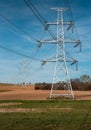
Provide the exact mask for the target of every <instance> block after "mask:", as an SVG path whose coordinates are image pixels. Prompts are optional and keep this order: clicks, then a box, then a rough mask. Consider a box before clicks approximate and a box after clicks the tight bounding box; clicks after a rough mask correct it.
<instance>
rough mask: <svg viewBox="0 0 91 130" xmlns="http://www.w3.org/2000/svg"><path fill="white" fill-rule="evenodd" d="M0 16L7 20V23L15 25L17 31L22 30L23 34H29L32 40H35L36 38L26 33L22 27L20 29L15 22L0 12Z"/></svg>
mask: <svg viewBox="0 0 91 130" xmlns="http://www.w3.org/2000/svg"><path fill="white" fill-rule="evenodd" d="M0 17H2V18H3V19H4V20H5V21H7V22H8V23H10V24H11V25H13V26H14V27H16V28H17V29H18V30H19V31H21V32H23V33H24V34H25V35H27V36H29V37H30V38H31V39H32V40H33V41H37V39H35V38H34V37H33V36H32V35H30V34H29V33H27V32H26V31H24V30H23V29H21V28H20V27H19V26H18V25H17V24H15V23H14V22H12V21H11V20H10V19H9V18H7V17H6V16H4V15H2V14H0Z"/></svg>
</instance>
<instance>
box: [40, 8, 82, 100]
mask: <svg viewBox="0 0 91 130" xmlns="http://www.w3.org/2000/svg"><path fill="white" fill-rule="evenodd" d="M51 9H52V10H54V11H56V12H57V21H56V22H47V23H46V24H47V27H49V26H56V36H55V37H53V38H49V39H47V40H40V41H38V43H39V47H40V46H41V45H42V44H44V43H45V44H56V55H55V57H54V58H51V59H47V60H43V61H42V65H44V64H45V63H46V62H55V63H56V64H55V69H54V75H53V81H52V87H51V92H50V98H52V97H56V96H66V97H70V98H73V99H74V94H73V91H72V86H71V81H70V77H69V72H68V67H67V63H68V62H69V63H70V64H71V65H73V64H77V60H76V59H74V58H72V57H70V56H69V55H68V54H67V53H66V49H67V48H66V45H67V44H69V46H70V44H74V47H77V46H78V45H80V44H81V42H80V40H79V39H78V40H76V39H75V37H73V38H66V36H65V27H66V31H69V30H70V29H71V28H72V29H73V26H74V23H73V21H72V20H70V21H65V20H64V14H65V12H66V11H69V10H68V8H51ZM74 39H75V40H74ZM60 86H61V87H62V88H63V89H64V90H65V91H64V93H63V91H62V93H61V91H60V92H59V91H56V89H58V88H59V87H60Z"/></svg>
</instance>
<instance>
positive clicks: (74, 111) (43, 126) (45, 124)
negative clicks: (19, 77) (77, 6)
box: [0, 100, 91, 130]
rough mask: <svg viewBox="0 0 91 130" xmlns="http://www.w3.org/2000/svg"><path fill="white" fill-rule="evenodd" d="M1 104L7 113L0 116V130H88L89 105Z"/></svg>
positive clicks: (90, 120) (56, 102)
mask: <svg viewBox="0 0 91 130" xmlns="http://www.w3.org/2000/svg"><path fill="white" fill-rule="evenodd" d="M0 104H1V106H0V109H6V110H7V111H6V112H4V113H2V112H0V129H1V130H6V129H7V130H71V129H72V130H91V101H70V100H47V101H21V100H16V101H0ZM3 104H4V105H3ZM5 104H7V105H5ZM10 104H12V105H10ZM8 109H9V110H10V109H11V110H12V109H14V110H17V109H21V110H22V109H26V111H22V112H20V111H14V112H10V111H9V112H8ZM27 109H28V111H27Z"/></svg>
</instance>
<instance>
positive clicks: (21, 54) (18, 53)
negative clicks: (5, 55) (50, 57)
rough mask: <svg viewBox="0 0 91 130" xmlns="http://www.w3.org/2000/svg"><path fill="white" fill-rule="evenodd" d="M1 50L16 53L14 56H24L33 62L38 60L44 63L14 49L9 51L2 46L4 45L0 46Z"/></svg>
mask: <svg viewBox="0 0 91 130" xmlns="http://www.w3.org/2000/svg"><path fill="white" fill-rule="evenodd" d="M0 48H2V49H4V50H6V51H9V52H12V53H14V54H17V55H20V56H22V57H26V58H29V59H32V60H36V61H40V62H41V61H42V60H40V59H37V58H34V57H32V56H28V55H25V54H23V53H20V52H17V51H15V50H12V49H9V48H7V47H4V46H2V45H0Z"/></svg>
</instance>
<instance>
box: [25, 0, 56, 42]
mask: <svg viewBox="0 0 91 130" xmlns="http://www.w3.org/2000/svg"><path fill="white" fill-rule="evenodd" d="M24 2H25V3H26V5H27V6H28V7H29V8H30V9H31V10H32V12H33V13H34V15H35V16H36V17H37V19H38V20H39V21H40V23H41V24H42V25H43V27H44V28H45V30H46V31H48V32H49V34H50V35H51V37H52V38H53V39H54V40H55V36H54V33H53V32H52V31H51V30H50V29H49V28H48V25H47V22H46V21H45V20H44V18H43V17H42V16H41V15H40V13H39V11H38V10H37V9H36V8H35V6H34V5H33V3H32V2H31V1H30V0H24Z"/></svg>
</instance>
